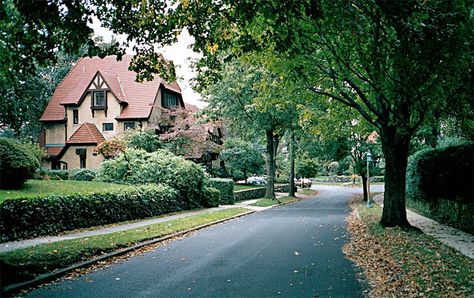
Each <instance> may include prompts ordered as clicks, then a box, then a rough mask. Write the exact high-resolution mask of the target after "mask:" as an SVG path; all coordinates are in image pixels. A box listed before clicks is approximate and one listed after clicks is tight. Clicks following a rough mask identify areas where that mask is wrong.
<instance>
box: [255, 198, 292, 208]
mask: <svg viewBox="0 0 474 298" xmlns="http://www.w3.org/2000/svg"><path fill="white" fill-rule="evenodd" d="M278 200H279V201H280V202H281V203H282V204H285V203H291V202H295V201H298V199H297V198H294V197H281V198H278ZM278 204H279V203H278V201H277V200H270V199H260V200H258V201H257V202H255V203H254V204H252V206H258V207H269V206H273V205H278Z"/></svg>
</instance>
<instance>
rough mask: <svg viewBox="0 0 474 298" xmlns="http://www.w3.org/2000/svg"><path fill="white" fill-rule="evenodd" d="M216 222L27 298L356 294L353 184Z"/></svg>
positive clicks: (322, 189) (358, 292)
mask: <svg viewBox="0 0 474 298" xmlns="http://www.w3.org/2000/svg"><path fill="white" fill-rule="evenodd" d="M315 188H318V189H319V190H320V193H319V195H318V196H317V197H315V198H311V199H306V200H303V201H300V202H297V203H293V204H289V205H285V206H280V207H276V208H272V209H269V210H265V211H262V212H258V213H255V214H252V215H249V216H246V217H243V218H240V219H237V220H232V221H229V222H226V223H223V224H220V225H216V226H213V227H210V228H207V229H205V230H201V231H199V232H196V233H195V234H193V235H191V236H189V237H187V238H184V239H181V240H176V241H173V242H170V243H168V244H167V245H164V246H160V247H158V248H156V249H155V250H154V251H151V252H147V253H144V254H143V255H140V256H135V257H133V258H131V259H129V260H127V261H124V262H122V263H119V264H114V265H112V266H110V267H108V268H105V269H102V270H98V271H96V272H92V273H89V274H86V275H83V276H81V277H79V278H77V279H74V280H66V281H61V282H59V283H57V284H54V285H51V286H46V287H43V288H40V289H37V290H35V291H32V292H30V293H29V294H28V296H29V297H114V298H115V297H329V296H331V297H360V296H362V291H363V286H362V285H361V284H360V282H359V281H358V280H357V278H356V270H355V268H354V267H353V265H352V263H351V262H350V261H349V260H347V259H346V258H345V257H344V254H343V253H342V245H343V244H344V243H345V242H346V241H348V236H347V234H346V231H345V216H346V214H347V213H348V212H349V209H348V207H347V202H348V200H349V199H350V198H351V196H352V195H353V194H354V193H357V192H359V191H358V189H354V188H344V187H331V186H321V187H320V186H315Z"/></svg>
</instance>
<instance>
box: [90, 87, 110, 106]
mask: <svg viewBox="0 0 474 298" xmlns="http://www.w3.org/2000/svg"><path fill="white" fill-rule="evenodd" d="M106 107H107V100H106V97H105V91H104V90H99V91H93V92H92V108H94V109H105V108H106Z"/></svg>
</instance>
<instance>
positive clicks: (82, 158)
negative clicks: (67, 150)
mask: <svg viewBox="0 0 474 298" xmlns="http://www.w3.org/2000/svg"><path fill="white" fill-rule="evenodd" d="M76 154H77V155H79V168H81V169H85V168H86V155H87V150H86V149H83V148H80V149H76Z"/></svg>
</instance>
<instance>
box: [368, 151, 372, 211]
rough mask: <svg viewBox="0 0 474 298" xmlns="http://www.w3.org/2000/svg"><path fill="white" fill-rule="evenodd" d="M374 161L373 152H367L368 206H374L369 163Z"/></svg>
mask: <svg viewBox="0 0 474 298" xmlns="http://www.w3.org/2000/svg"><path fill="white" fill-rule="evenodd" d="M371 162H372V154H371V153H370V151H368V152H367V208H372V205H371V204H370V172H369V165H370V163H371Z"/></svg>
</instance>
